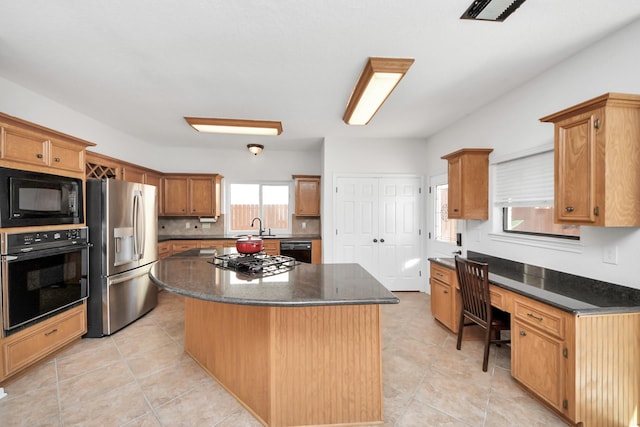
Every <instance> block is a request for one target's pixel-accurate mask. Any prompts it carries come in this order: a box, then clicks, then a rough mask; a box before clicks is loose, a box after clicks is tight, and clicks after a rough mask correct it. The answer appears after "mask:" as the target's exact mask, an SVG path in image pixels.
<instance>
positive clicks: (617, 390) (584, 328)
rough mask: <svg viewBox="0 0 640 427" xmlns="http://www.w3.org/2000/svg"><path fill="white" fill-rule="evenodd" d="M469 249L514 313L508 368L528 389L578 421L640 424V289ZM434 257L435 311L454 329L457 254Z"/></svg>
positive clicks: (594, 425) (590, 425)
mask: <svg viewBox="0 0 640 427" xmlns="http://www.w3.org/2000/svg"><path fill="white" fill-rule="evenodd" d="M467 256H468V257H469V258H470V259H476V260H478V261H483V262H487V263H489V281H490V288H491V298H492V301H491V302H492V304H493V305H495V306H498V307H499V308H500V309H502V310H505V311H507V312H509V313H511V340H512V341H511V374H512V376H513V377H514V378H515V379H516V380H517V381H518V382H519V383H520V384H521V385H522V386H523V387H524V388H525V389H527V390H528V391H529V392H530V393H532V394H533V395H534V396H536V397H537V398H539V399H540V400H541V401H542V402H543V403H545V404H546V405H547V406H549V407H550V408H551V409H552V410H554V411H555V412H556V413H558V414H559V415H560V416H562V417H563V418H564V419H566V420H567V421H569V422H571V423H573V424H579V423H583V424H582V425H583V426H584V427H601V426H611V427H614V426H636V425H638V417H639V411H640V408H639V402H640V291H637V290H635V289H632V288H627V287H624V286H618V285H613V284H606V283H602V282H598V281H594V280H591V279H588V278H580V277H578V276H573V275H568V274H564V273H559V272H555V271H549V270H546V271H542V272H541V274H538V275H535V274H531V272H533V271H540V270H544V269H541V268H540V267H535V266H525V265H523V264H521V263H514V262H512V261H509V260H504V259H500V258H495V257H490V256H486V255H483V254H475V253H472V252H470V253H468V254H467ZM430 261H431V277H430V283H431V300H432V311H433V314H434V317H436V319H437V320H438V321H440V322H441V323H442V324H444V325H445V326H446V327H447V328H449V329H451V330H452V331H453V332H456V331H457V321H458V316H459V310H460V302H459V301H458V298H459V297H458V295H457V291H456V289H457V288H458V283H457V279H456V276H455V263H454V259H453V258H431V259H430ZM536 269H537V270H536ZM519 275H520V276H519ZM518 278H520V280H518Z"/></svg>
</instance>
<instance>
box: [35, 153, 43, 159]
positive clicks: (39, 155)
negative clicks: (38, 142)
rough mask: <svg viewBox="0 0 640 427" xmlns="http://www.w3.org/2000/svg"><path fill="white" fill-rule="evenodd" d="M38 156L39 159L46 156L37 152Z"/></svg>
mask: <svg viewBox="0 0 640 427" xmlns="http://www.w3.org/2000/svg"><path fill="white" fill-rule="evenodd" d="M36 157H37V158H38V159H41V158H43V157H44V156H43V155H42V154H41V153H38V154H36Z"/></svg>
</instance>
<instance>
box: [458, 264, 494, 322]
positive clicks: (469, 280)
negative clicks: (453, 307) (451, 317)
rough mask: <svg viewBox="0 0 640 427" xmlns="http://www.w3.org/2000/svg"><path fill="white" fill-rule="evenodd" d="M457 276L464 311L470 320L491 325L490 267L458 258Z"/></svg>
mask: <svg viewBox="0 0 640 427" xmlns="http://www.w3.org/2000/svg"><path fill="white" fill-rule="evenodd" d="M456 275H457V277H458V283H459V284H460V295H461V297H462V310H464V313H465V315H467V316H468V317H469V318H471V319H473V320H474V321H476V322H478V323H479V324H481V325H482V326H484V327H487V325H488V324H490V323H491V297H490V294H489V265H488V264H486V263H481V262H476V261H471V260H468V259H465V258H462V257H459V256H456Z"/></svg>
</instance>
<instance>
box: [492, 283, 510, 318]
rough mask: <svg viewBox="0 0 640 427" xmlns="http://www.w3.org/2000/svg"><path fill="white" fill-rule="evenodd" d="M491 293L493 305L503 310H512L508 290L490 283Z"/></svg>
mask: <svg viewBox="0 0 640 427" xmlns="http://www.w3.org/2000/svg"><path fill="white" fill-rule="evenodd" d="M489 295H490V297H491V305H492V306H494V307H496V308H499V309H500V310H502V311H506V312H511V309H510V307H509V298H508V297H507V293H506V291H504V290H502V289H500V288H499V287H497V286H495V285H489Z"/></svg>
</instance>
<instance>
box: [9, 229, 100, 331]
mask: <svg viewBox="0 0 640 427" xmlns="http://www.w3.org/2000/svg"><path fill="white" fill-rule="evenodd" d="M88 247H89V245H88V240H87V228H86V227H84V228H74V229H67V230H54V231H37V232H30V233H3V234H2V235H1V249H2V255H1V262H0V265H1V268H2V329H3V335H4V336H8V335H11V334H13V333H15V332H17V331H19V330H21V329H24V328H25V327H28V326H31V325H33V324H35V323H37V322H39V321H42V320H44V319H46V318H48V317H51V316H53V315H55V314H57V313H59V312H60V311H62V310H63V309H65V308H68V307H72V306H75V305H78V304H81V303H82V301H83V300H85V299H86V298H87V297H88V289H89V288H88V283H87V277H88V256H89V254H88Z"/></svg>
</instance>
